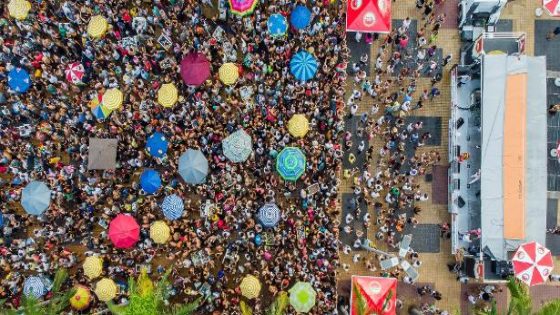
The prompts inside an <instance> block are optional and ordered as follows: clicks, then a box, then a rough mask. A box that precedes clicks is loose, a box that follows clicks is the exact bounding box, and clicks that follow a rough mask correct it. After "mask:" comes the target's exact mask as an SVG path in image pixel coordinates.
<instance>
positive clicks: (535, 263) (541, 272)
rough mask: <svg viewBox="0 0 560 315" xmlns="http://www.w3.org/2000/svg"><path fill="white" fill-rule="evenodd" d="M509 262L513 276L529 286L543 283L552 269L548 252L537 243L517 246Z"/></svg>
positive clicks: (552, 265)
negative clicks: (511, 264)
mask: <svg viewBox="0 0 560 315" xmlns="http://www.w3.org/2000/svg"><path fill="white" fill-rule="evenodd" d="M511 261H512V263H513V271H514V273H515V276H516V277H517V278H519V279H520V280H521V281H523V282H525V283H526V284H527V285H529V286H533V285H536V284H540V283H543V282H545V281H546V279H548V276H549V275H550V272H551V271H552V269H553V268H554V261H552V254H551V253H550V250H549V249H548V248H546V247H544V246H542V245H541V244H539V243H537V242H529V243H525V244H522V245H521V246H519V248H518V249H517V252H515V256H513V259H512V260H511Z"/></svg>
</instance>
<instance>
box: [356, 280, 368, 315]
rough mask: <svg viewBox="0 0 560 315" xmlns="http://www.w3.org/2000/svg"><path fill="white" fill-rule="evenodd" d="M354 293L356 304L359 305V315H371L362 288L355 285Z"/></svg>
mask: <svg viewBox="0 0 560 315" xmlns="http://www.w3.org/2000/svg"><path fill="white" fill-rule="evenodd" d="M354 292H355V294H356V304H357V311H358V315H367V314H369V312H370V310H369V306H368V303H367V301H366V298H365V297H364V295H363V294H362V290H361V289H360V287H359V286H358V285H357V284H356V283H354Z"/></svg>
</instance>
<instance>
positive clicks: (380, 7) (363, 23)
mask: <svg viewBox="0 0 560 315" xmlns="http://www.w3.org/2000/svg"><path fill="white" fill-rule="evenodd" d="M346 31H347V32H363V33H389V32H390V31H391V0H348V3H347V10H346Z"/></svg>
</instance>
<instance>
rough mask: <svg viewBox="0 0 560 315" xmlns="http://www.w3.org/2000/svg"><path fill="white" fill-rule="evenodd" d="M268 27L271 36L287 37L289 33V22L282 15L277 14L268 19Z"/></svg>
mask: <svg viewBox="0 0 560 315" xmlns="http://www.w3.org/2000/svg"><path fill="white" fill-rule="evenodd" d="M266 27H267V28H268V33H269V34H270V36H272V37H277V36H283V35H286V32H287V31H288V21H287V20H286V17H285V16H283V15H282V14H279V13H275V14H272V15H271V16H270V17H269V18H268V21H266Z"/></svg>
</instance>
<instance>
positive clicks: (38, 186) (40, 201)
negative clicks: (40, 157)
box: [21, 181, 51, 215]
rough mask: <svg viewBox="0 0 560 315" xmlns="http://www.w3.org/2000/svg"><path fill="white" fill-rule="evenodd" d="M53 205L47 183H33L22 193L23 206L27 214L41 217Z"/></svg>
mask: <svg viewBox="0 0 560 315" xmlns="http://www.w3.org/2000/svg"><path fill="white" fill-rule="evenodd" d="M50 204H51V190H50V189H49V187H47V185H45V183H43V182H38V181H33V182H31V183H29V184H27V186H25V188H24V189H23V191H22V192H21V206H22V207H23V209H25V212H27V213H29V214H32V215H41V214H42V213H43V212H45V210H47V208H48V207H49V205H50Z"/></svg>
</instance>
